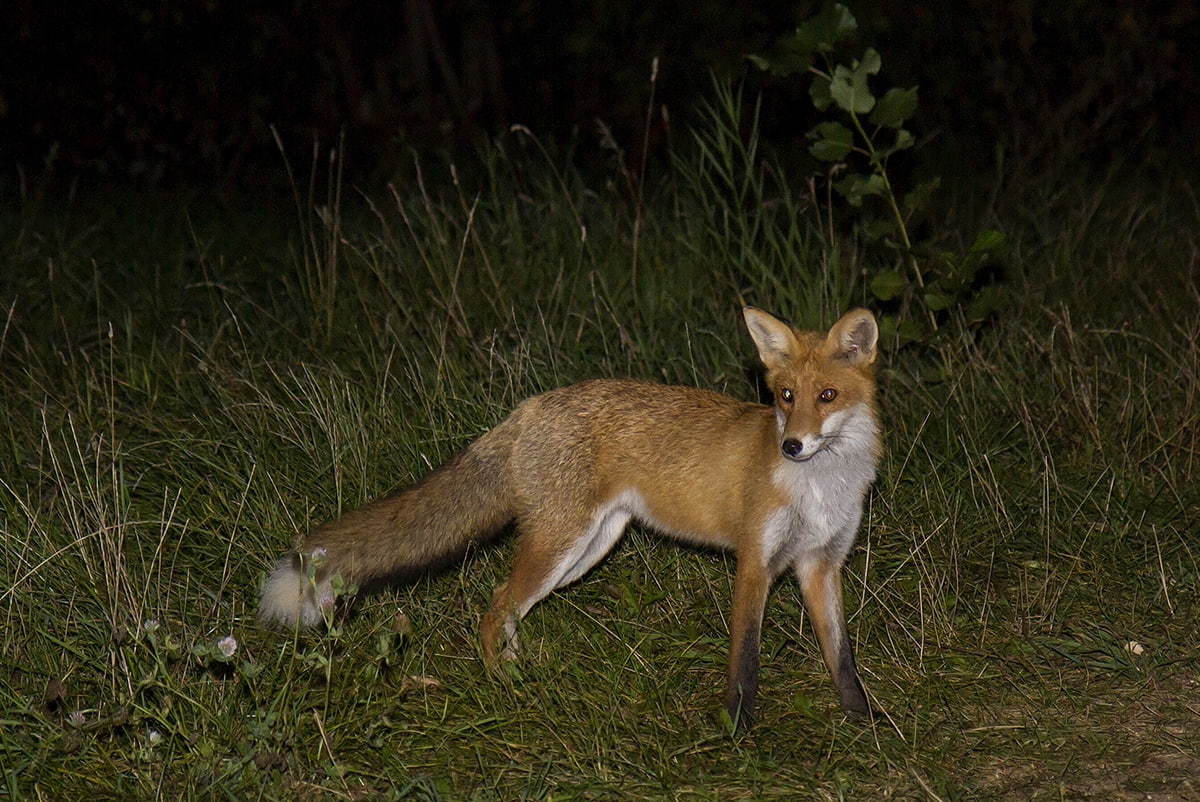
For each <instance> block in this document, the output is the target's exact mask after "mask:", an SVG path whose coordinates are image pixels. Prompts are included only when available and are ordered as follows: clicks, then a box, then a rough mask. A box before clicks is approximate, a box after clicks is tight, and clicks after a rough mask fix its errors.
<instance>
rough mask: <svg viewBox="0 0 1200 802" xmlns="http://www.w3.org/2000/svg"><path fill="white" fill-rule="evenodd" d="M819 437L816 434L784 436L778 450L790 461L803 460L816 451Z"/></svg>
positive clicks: (809, 457)
mask: <svg viewBox="0 0 1200 802" xmlns="http://www.w3.org/2000/svg"><path fill="white" fill-rule="evenodd" d="M820 439H821V438H820V437H819V436H817V435H809V436H807V437H785V438H784V439H783V443H782V444H781V445H780V447H779V450H780V451H781V452H783V456H785V457H787V458H788V459H790V460H791V461H792V462H805V461H806V460H809V459H811V458H812V456H813V455H814V454H816V453H817V451H818V446H819V441H820Z"/></svg>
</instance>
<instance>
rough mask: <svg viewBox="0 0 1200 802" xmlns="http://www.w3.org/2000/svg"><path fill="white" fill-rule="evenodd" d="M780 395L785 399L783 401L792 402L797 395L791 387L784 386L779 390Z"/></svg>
mask: <svg viewBox="0 0 1200 802" xmlns="http://www.w3.org/2000/svg"><path fill="white" fill-rule="evenodd" d="M779 397H780V398H782V399H783V403H785V404H790V403H792V399H793V398H794V397H795V396H794V394H793V393H792V390H791V388H790V387H784V388H783V389H782V390H780V391H779Z"/></svg>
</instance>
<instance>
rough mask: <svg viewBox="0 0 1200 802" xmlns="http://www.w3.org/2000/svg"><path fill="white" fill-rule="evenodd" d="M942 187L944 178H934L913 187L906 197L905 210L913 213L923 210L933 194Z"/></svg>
mask: <svg viewBox="0 0 1200 802" xmlns="http://www.w3.org/2000/svg"><path fill="white" fill-rule="evenodd" d="M941 185H942V177H941V176H934V177H933V178H931V179H929V180H928V181H922V182H921V183H919V184H917V185H916V186H915V187H913V190H912V192H909V193H908V194H907V195H905V196H904V210H905V211H907V212H908V213H910V214H911V213H913V212H916V211H919V210H921V209H923V208H924V207H925V206H926V205H928V203H929V199H930V198H932V197H933V193H934V192H936V191H937V189H938V187H940V186H941Z"/></svg>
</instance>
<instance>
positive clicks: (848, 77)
mask: <svg viewBox="0 0 1200 802" xmlns="http://www.w3.org/2000/svg"><path fill="white" fill-rule="evenodd" d="M860 66H861V65H860ZM829 96H830V97H832V98H833V102H834V103H837V104H838V107H839V108H841V109H842V110H843V111H848V112H851V113H854V114H866V113H867V112H868V111H870V110H871V109H872V108H873V107H874V106H875V98H874V96H872V95H871V90H870V88H869V87H868V86H867V73H866V72H865V71H863V70H860V69H857V68H856V69H854V70H851V69H850V68H849V67H847V66H846V65H844V64H839V65H838V66H837V67H836V68H835V69H834V71H833V80H832V81H831V82H830V84H829Z"/></svg>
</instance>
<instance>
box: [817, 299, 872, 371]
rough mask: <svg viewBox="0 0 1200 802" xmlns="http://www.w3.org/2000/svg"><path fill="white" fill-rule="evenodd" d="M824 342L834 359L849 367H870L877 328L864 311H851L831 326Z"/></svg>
mask: <svg viewBox="0 0 1200 802" xmlns="http://www.w3.org/2000/svg"><path fill="white" fill-rule="evenodd" d="M825 341H826V343H828V345H829V347H830V350H831V351H832V352H833V355H834V356H835V357H837V358H839V359H844V360H846V361H847V362H849V363H850V364H851V365H870V364H871V363H872V362H874V361H875V354H876V353H877V352H876V348H875V346H876V344H877V343H878V342H879V326H877V325H876V324H875V316H874V315H872V314H871V313H870V312H869V311H867V310H866V309H851V310H850V311H849V312H847V313H846V314H844V315H842V316H841V318H840V319H839V320H838V322H837V323H834V324H833V326H832V327H831V328H830V329H829V335H828V336H827V337H826V338H825Z"/></svg>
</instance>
